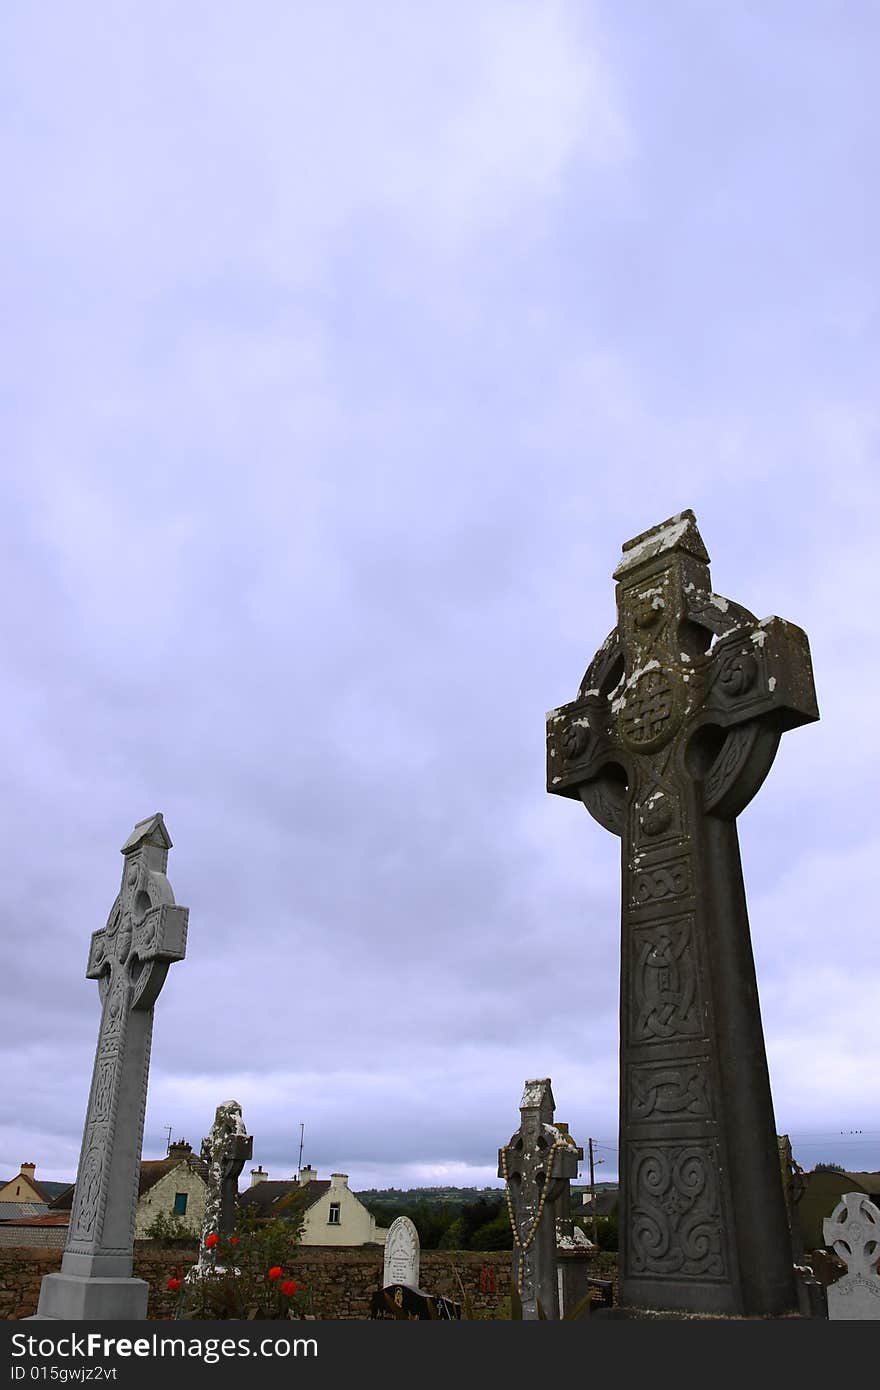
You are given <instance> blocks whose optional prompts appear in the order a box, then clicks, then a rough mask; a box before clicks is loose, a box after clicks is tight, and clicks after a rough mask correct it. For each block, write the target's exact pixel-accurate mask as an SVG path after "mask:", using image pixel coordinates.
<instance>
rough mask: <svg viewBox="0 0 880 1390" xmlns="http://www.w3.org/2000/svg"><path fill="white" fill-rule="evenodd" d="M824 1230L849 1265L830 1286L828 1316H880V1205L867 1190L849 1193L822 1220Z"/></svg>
mask: <svg viewBox="0 0 880 1390" xmlns="http://www.w3.org/2000/svg"><path fill="white" fill-rule="evenodd" d="M822 1233H823V1235H824V1237H825V1244H826V1245H830V1246H831V1248H832V1249H833V1250H834V1253H835V1255H837V1256H838V1258H839V1259H841V1260H843V1262H844V1263H845V1265H846V1267H847V1270H846V1274H845V1275H844V1276H843V1278H842V1279H838V1281H837V1283H836V1284H829V1285H828V1317H829V1318H832V1319H837V1318H849V1319H853V1320H855V1319H862V1318H880V1274H878V1270H877V1264H878V1261H880V1208H878V1207H876V1206H875V1205H874V1203H873V1202H872V1201H871V1199H870V1197H868V1196H866V1194H865V1193H864V1192H847V1193H846V1194H845V1196H843V1197H842V1198H841V1199H840V1201H839V1203H838V1204H837V1206H836V1207H835V1208H834V1211H833V1212H832V1214H831V1216H828V1217H826V1218H825V1220H824V1221H823V1222H822Z"/></svg>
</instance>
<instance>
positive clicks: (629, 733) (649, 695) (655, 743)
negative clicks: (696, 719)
mask: <svg viewBox="0 0 880 1390" xmlns="http://www.w3.org/2000/svg"><path fill="white" fill-rule="evenodd" d="M624 699H625V703H624V704H623V706H622V707H621V710H620V715H619V719H620V735H621V738H622V739H623V741H624V743H626V744H628V746H629V747H630V748H633V749H635V750H636V751H637V752H639V753H647V752H650V751H651V749H653V748H660V747H662V745H663V744H664V743H666V742H667V741H668V740H669V739H670V738H672V736H673V734H674V733H675V732H676V730H677V729H678V726H679V724H680V722H681V702H680V699H679V696H678V688H677V686H676V685H675V684H674V683H673V681H672V680H671V679H670V677H669V676H668V675H667V674H666V672H665V671H658V670H654V671H643V672H642V674H641V675H640V676H639V678H638V680H637V681H636V682H635V684H634V685H633V686H632V687H631V688H629V689H627V690H626V694H625V697H624Z"/></svg>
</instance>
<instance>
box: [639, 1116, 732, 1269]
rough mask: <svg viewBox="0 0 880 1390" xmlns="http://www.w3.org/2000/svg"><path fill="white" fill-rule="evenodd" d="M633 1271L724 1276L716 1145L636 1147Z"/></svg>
mask: <svg viewBox="0 0 880 1390" xmlns="http://www.w3.org/2000/svg"><path fill="white" fill-rule="evenodd" d="M631 1153H632V1159H631V1169H630V1172H631V1191H632V1194H633V1196H632V1201H631V1204H630V1211H629V1223H630V1230H631V1243H630V1252H629V1253H630V1272H631V1273H633V1274H670V1275H671V1274H675V1275H678V1276H679V1277H683V1278H695V1279H696V1278H705V1277H707V1276H709V1277H719V1278H720V1277H723V1276H724V1274H725V1260H724V1251H723V1246H722V1240H721V1216H720V1211H719V1204H718V1180H717V1165H716V1157H715V1152H714V1148H713V1146H712V1145H711V1144H697V1143H694V1144H683V1145H668V1146H667V1145H641V1144H634V1145H633V1146H632V1150H631Z"/></svg>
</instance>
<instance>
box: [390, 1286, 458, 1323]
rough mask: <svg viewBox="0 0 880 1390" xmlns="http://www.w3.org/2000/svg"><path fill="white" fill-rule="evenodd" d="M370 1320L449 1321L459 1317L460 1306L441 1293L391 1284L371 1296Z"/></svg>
mask: <svg viewBox="0 0 880 1390" xmlns="http://www.w3.org/2000/svg"><path fill="white" fill-rule="evenodd" d="M370 1317H371V1319H374V1318H379V1319H383V1318H389V1319H405V1320H407V1321H409V1322H424V1321H426V1320H428V1319H430V1320H431V1321H438V1320H439V1321H441V1322H451V1321H452V1320H453V1319H455V1318H460V1317H461V1304H460V1303H456V1302H455V1300H454V1299H452V1298H444V1297H443V1296H442V1294H431V1293H425V1290H424V1289H413V1288H410V1287H409V1285H407V1284H390V1285H389V1286H388V1287H387V1288H384V1289H379V1290H377V1292H376V1293H374V1294H373V1297H372V1300H371V1302H370Z"/></svg>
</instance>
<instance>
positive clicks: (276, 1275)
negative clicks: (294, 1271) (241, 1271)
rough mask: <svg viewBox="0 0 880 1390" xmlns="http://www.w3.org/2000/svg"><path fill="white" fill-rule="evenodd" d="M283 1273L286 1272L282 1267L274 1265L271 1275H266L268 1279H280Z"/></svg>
mask: <svg viewBox="0 0 880 1390" xmlns="http://www.w3.org/2000/svg"><path fill="white" fill-rule="evenodd" d="M283 1273H284V1270H283V1269H282V1268H281V1266H280V1265H273V1266H272V1268H271V1269H270V1270H269V1273H268V1274H267V1275H266V1278H267V1279H280V1278H281V1276H282V1274H283Z"/></svg>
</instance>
